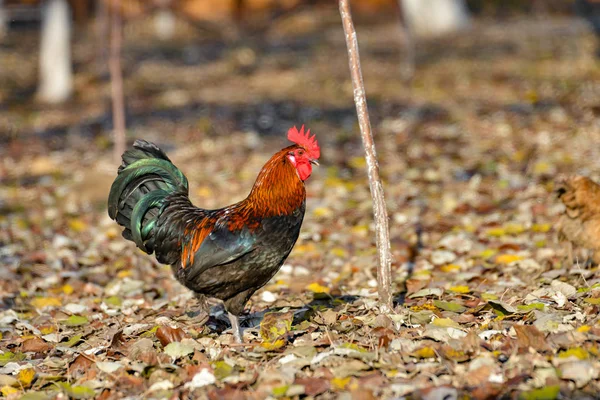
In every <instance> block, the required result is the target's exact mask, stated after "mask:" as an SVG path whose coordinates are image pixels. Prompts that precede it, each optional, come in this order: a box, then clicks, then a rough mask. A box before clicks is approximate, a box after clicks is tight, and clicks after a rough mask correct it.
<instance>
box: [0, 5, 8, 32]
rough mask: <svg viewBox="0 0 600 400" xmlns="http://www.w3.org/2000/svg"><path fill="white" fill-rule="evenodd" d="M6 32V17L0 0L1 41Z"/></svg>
mask: <svg viewBox="0 0 600 400" xmlns="http://www.w3.org/2000/svg"><path fill="white" fill-rule="evenodd" d="M7 32H8V15H6V9H5V8H4V0H0V40H2V39H3V38H4V37H5V36H6V33H7Z"/></svg>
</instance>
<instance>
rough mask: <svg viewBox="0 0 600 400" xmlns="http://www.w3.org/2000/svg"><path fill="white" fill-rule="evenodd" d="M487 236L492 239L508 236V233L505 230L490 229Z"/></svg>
mask: <svg viewBox="0 0 600 400" xmlns="http://www.w3.org/2000/svg"><path fill="white" fill-rule="evenodd" d="M485 234H486V235H488V236H491V237H501V236H504V235H506V231H505V230H504V228H491V229H488V230H487V232H486V233H485Z"/></svg>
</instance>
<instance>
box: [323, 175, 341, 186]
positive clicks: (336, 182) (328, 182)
mask: <svg viewBox="0 0 600 400" xmlns="http://www.w3.org/2000/svg"><path fill="white" fill-rule="evenodd" d="M340 186H344V182H343V181H342V180H341V179H340V178H338V177H336V176H330V177H328V178H327V179H325V187H329V188H331V187H340Z"/></svg>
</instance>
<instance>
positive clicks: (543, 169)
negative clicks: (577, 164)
mask: <svg viewBox="0 0 600 400" xmlns="http://www.w3.org/2000/svg"><path fill="white" fill-rule="evenodd" d="M552 169H553V168H552V165H550V164H549V163H547V162H546V161H538V162H536V163H535V164H534V166H533V173H534V174H535V175H543V174H548V173H551V172H552Z"/></svg>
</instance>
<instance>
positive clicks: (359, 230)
mask: <svg viewBox="0 0 600 400" xmlns="http://www.w3.org/2000/svg"><path fill="white" fill-rule="evenodd" d="M350 230H351V231H352V233H355V234H357V235H360V236H363V237H364V236H367V235H368V234H369V227H368V226H367V225H356V226H353V227H352V229H350Z"/></svg>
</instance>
